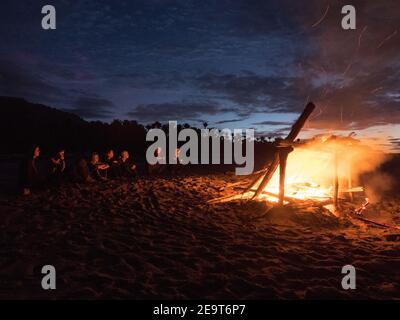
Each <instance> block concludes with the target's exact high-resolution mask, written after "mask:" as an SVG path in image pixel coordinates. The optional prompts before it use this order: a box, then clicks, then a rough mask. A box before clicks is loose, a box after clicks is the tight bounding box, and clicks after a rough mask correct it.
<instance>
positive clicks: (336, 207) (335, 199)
mask: <svg viewBox="0 0 400 320" xmlns="http://www.w3.org/2000/svg"><path fill="white" fill-rule="evenodd" d="M334 148H335V150H334V156H333V157H334V159H333V163H334V164H333V165H334V178H333V180H334V181H333V212H334V213H337V212H339V201H338V199H339V175H338V154H337V151H336V146H334Z"/></svg>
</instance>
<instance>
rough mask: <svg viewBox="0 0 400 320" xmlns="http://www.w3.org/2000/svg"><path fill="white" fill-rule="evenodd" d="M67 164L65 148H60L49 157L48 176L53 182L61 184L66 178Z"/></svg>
mask: <svg viewBox="0 0 400 320" xmlns="http://www.w3.org/2000/svg"><path fill="white" fill-rule="evenodd" d="M66 168H67V164H66V162H65V150H64V149H60V150H59V151H58V152H57V153H56V154H55V155H54V156H53V157H51V158H50V177H51V181H52V182H53V183H55V184H58V185H59V184H61V183H62V182H63V181H65V178H66Z"/></svg>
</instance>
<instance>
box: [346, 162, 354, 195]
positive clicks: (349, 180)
mask: <svg viewBox="0 0 400 320" xmlns="http://www.w3.org/2000/svg"><path fill="white" fill-rule="evenodd" d="M351 175H352V170H351V158H350V159H349V163H348V169H347V189H349V190H350V189H351V188H353V181H352V177H351ZM349 198H350V201H351V202H353V200H354V197H353V192H349Z"/></svg>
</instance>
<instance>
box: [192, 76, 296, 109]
mask: <svg viewBox="0 0 400 320" xmlns="http://www.w3.org/2000/svg"><path fill="white" fill-rule="evenodd" d="M197 81H198V83H199V86H200V87H201V88H202V89H203V90H208V91H212V92H214V93H218V94H221V95H223V97H225V98H229V99H231V100H232V101H233V102H234V103H235V104H237V105H238V106H239V108H238V109H237V110H236V111H237V112H238V113H240V114H243V115H249V114H251V113H253V112H262V111H278V112H279V111H281V110H285V111H286V110H287V109H290V108H292V105H293V104H298V103H299V101H301V99H302V98H301V94H300V93H299V92H298V89H297V87H296V82H297V81H298V79H296V78H294V77H279V76H262V75H258V74H255V73H253V72H246V73H242V74H205V75H202V76H200V77H199V78H198V79H197Z"/></svg>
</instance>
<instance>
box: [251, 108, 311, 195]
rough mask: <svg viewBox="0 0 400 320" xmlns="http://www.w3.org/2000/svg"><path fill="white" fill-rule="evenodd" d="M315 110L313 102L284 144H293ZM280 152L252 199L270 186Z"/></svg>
mask: <svg viewBox="0 0 400 320" xmlns="http://www.w3.org/2000/svg"><path fill="white" fill-rule="evenodd" d="M314 110H315V105H314V104H313V103H312V102H309V103H308V104H307V106H306V107H305V109H304V111H303V113H302V114H301V115H300V117H299V118H298V119H297V121H296V122H295V124H294V125H293V126H292V129H291V131H290V133H289V134H288V136H287V137H286V139H284V142H285V143H287V144H292V143H293V142H294V140H295V139H296V137H297V136H298V134H299V133H300V131H301V129H302V128H303V127H304V125H305V123H306V121H307V119H308V118H309V117H310V115H311V113H312V112H313V111H314ZM279 162H280V161H279V152H276V153H275V155H274V159H273V161H272V163H271V165H270V167H269V168H268V171H267V172H266V173H265V175H264V177H263V178H262V180H261V183H260V185H259V186H258V188H257V191H256V192H255V193H254V195H253V197H252V199H255V198H257V197H258V196H259V195H260V194H261V192H262V190H263V189H264V188H265V186H266V185H267V184H268V182H269V181H270V180H271V178H272V176H273V175H274V173H275V171H276V169H277V168H278V165H279ZM258 180H259V177H257V178H256V179H255V180H254V181H253V182H252V183H251V184H250V186H249V187H248V189H247V190H246V191H245V192H248V191H250V189H251V188H253V186H254V185H255V184H256V183H257V182H258Z"/></svg>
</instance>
